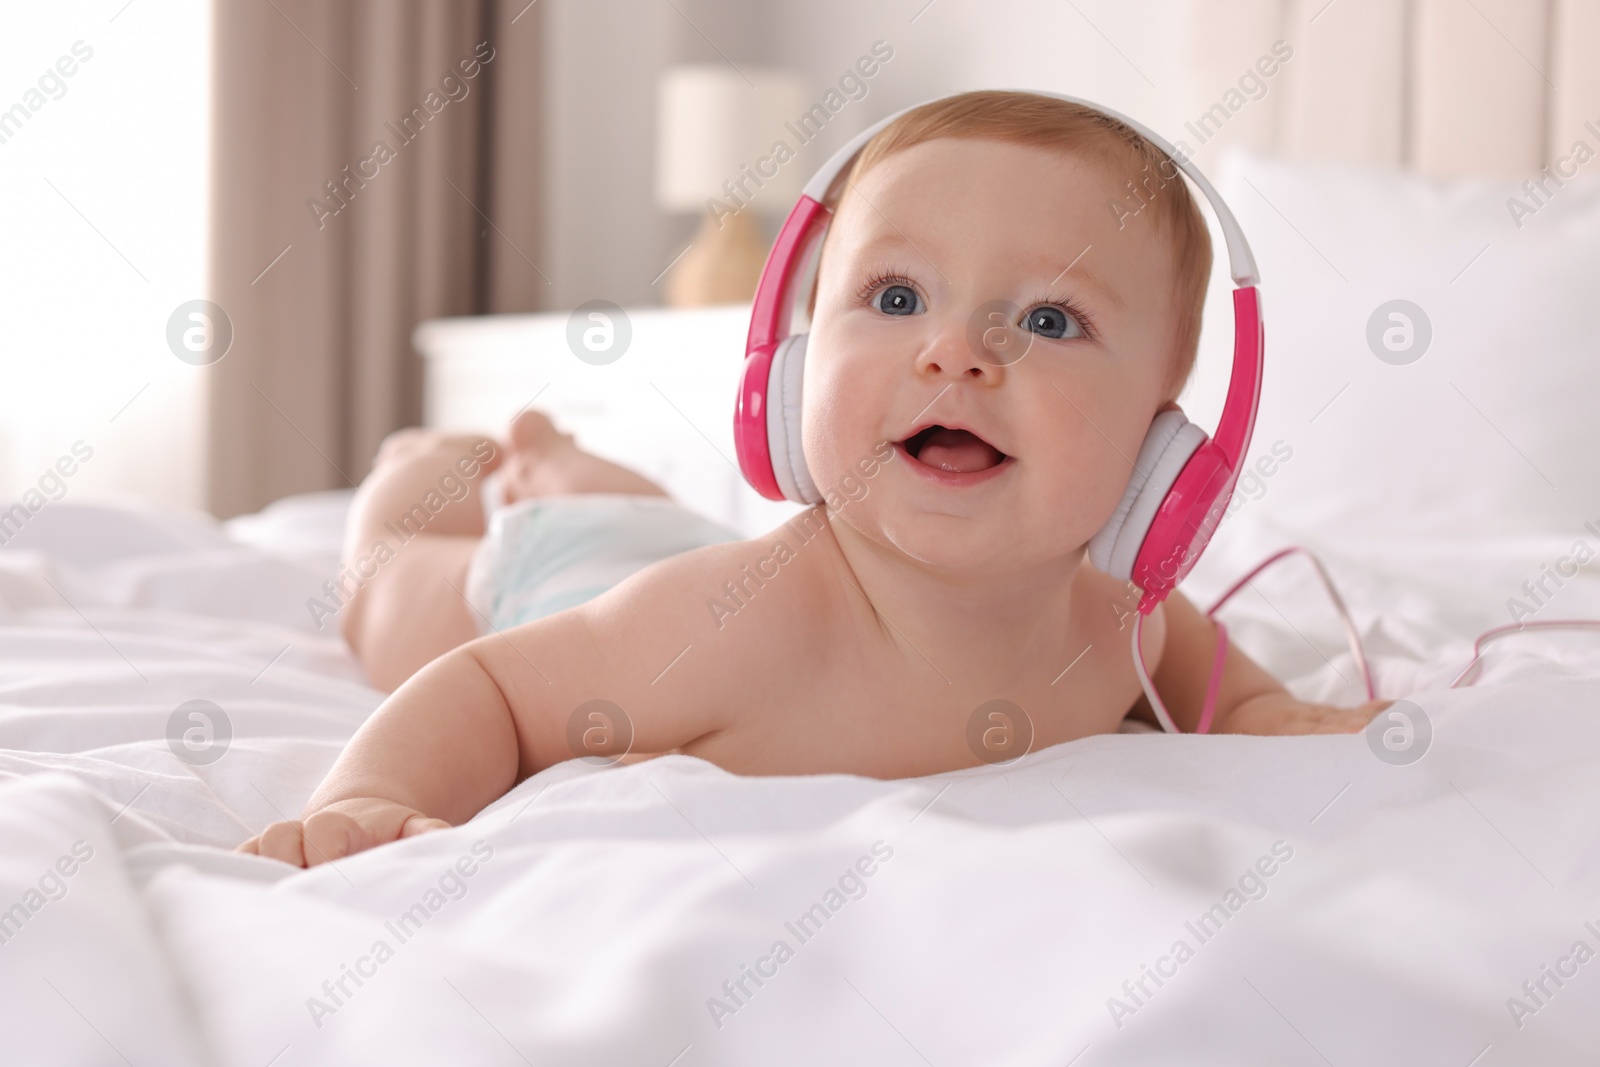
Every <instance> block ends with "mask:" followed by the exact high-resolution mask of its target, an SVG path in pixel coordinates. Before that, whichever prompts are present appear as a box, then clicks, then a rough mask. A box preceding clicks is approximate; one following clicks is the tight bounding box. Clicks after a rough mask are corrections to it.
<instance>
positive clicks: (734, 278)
mask: <svg viewBox="0 0 1600 1067" xmlns="http://www.w3.org/2000/svg"><path fill="white" fill-rule="evenodd" d="M766 260H767V250H766V246H765V242H763V241H762V239H761V230H760V228H759V227H758V226H757V225H756V221H755V213H754V212H753V211H741V212H739V213H738V214H736V215H729V216H725V217H724V218H723V219H722V225H720V226H719V225H717V224H716V223H715V222H713V221H712V220H711V217H710V216H709V215H707V216H706V218H705V220H704V222H702V223H701V225H700V232H699V233H697V234H695V237H694V243H693V244H691V245H690V246H689V250H688V251H687V252H685V253H684V254H683V258H682V259H680V260H678V262H677V263H676V264H674V265H673V268H672V271H671V273H670V274H668V275H667V304H668V306H670V307H704V306H706V305H708V304H741V303H747V302H749V301H750V300H751V299H752V298H753V297H754V296H755V295H756V285H757V284H758V283H759V282H760V281H761V268H762V266H764V265H765V263H766Z"/></svg>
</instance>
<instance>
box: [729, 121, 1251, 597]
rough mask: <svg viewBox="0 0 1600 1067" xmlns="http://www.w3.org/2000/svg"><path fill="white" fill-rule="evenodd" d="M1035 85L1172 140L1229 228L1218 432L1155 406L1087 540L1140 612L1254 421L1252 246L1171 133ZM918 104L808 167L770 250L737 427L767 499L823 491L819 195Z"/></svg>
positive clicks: (1214, 511)
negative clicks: (815, 386)
mask: <svg viewBox="0 0 1600 1067" xmlns="http://www.w3.org/2000/svg"><path fill="white" fill-rule="evenodd" d="M1029 91H1030V92H1033V93H1034V95H1037V96H1048V97H1052V98H1054V99H1057V100H1066V101H1068V102H1070V103H1074V104H1080V105H1082V106H1084V107H1088V108H1091V109H1093V110H1095V111H1098V112H1100V113H1101V114H1103V115H1106V116H1108V117H1110V118H1113V119H1116V120H1117V121H1118V122H1121V123H1123V124H1124V125H1126V126H1128V127H1130V128H1131V129H1133V130H1135V131H1136V132H1138V133H1139V134H1141V135H1143V136H1144V137H1145V138H1146V139H1147V140H1149V141H1150V143H1152V144H1154V145H1155V146H1156V147H1157V148H1159V149H1161V150H1162V151H1163V152H1165V153H1166V154H1167V156H1168V157H1169V158H1170V159H1171V160H1172V162H1173V164H1174V165H1176V166H1177V167H1178V168H1179V169H1180V170H1182V171H1183V173H1184V174H1186V175H1188V176H1189V178H1190V180H1191V181H1193V182H1194V184H1195V185H1196V186H1197V187H1198V188H1199V189H1200V191H1201V192H1202V193H1204V194H1205V197H1206V199H1207V200H1208V201H1210V202H1211V208H1212V210H1213V211H1214V212H1215V213H1216V216H1217V221H1218V222H1219V223H1220V224H1221V226H1222V232H1223V236H1224V237H1225V238H1226V240H1227V244H1228V263H1229V267H1230V269H1231V274H1232V276H1233V280H1234V284H1235V285H1237V286H1238V288H1236V289H1235V290H1234V293H1233V319H1234V340H1233V376H1232V379H1231V381H1230V382H1229V385H1228V397H1227V401H1226V403H1225V405H1224V407H1223V411H1222V418H1221V420H1220V422H1219V424H1218V427H1217V433H1216V436H1215V438H1211V437H1207V436H1206V434H1205V431H1203V430H1201V429H1200V428H1199V427H1198V426H1196V425H1194V424H1193V423H1191V422H1190V421H1189V420H1188V418H1187V417H1186V416H1185V415H1184V414H1183V411H1182V410H1181V409H1180V410H1171V411H1163V412H1161V413H1160V414H1158V415H1157V416H1156V417H1155V419H1154V420H1153V421H1152V422H1151V424H1150V429H1149V431H1148V432H1147V433H1146V434H1145V439H1144V443H1143V444H1142V445H1141V446H1140V448H1139V456H1138V458H1137V459H1136V460H1135V461H1134V464H1133V466H1134V470H1133V474H1132V476H1131V477H1130V479H1129V482H1128V487H1127V490H1126V492H1125V493H1124V494H1123V497H1122V501H1121V502H1120V503H1119V504H1118V505H1117V509H1116V511H1114V512H1113V513H1112V515H1111V518H1110V519H1108V520H1107V521H1106V524H1105V526H1104V527H1102V528H1101V530H1100V531H1099V532H1098V533H1096V534H1095V535H1094V537H1093V538H1091V539H1090V541H1089V562H1090V563H1092V564H1093V565H1094V566H1095V567H1096V568H1097V569H1099V570H1101V571H1104V572H1105V573H1107V574H1109V575H1111V576H1112V577H1114V578H1120V579H1124V580H1130V581H1132V582H1133V583H1134V584H1135V585H1137V586H1138V587H1139V588H1140V590H1141V591H1142V593H1143V596H1142V597H1141V598H1140V600H1139V613H1140V614H1141V615H1148V614H1149V613H1150V612H1151V611H1152V610H1154V608H1155V606H1156V605H1157V604H1159V603H1160V602H1161V601H1162V600H1163V599H1165V598H1166V596H1167V594H1168V593H1169V592H1171V591H1172V589H1173V588H1174V587H1176V586H1177V584H1178V582H1179V581H1181V580H1182V579H1183V577H1184V576H1185V575H1186V574H1188V573H1189V571H1190V570H1191V569H1192V568H1193V567H1194V565H1195V562H1196V561H1197V560H1199V558H1200V553H1201V552H1203V551H1204V550H1205V547H1206V544H1207V542H1209V541H1210V540H1211V534H1212V532H1213V531H1214V530H1215V529H1216V527H1217V523H1218V522H1219V521H1220V520H1221V518H1222V514H1223V510H1224V509H1225V508H1226V507H1227V503H1228V500H1229V499H1230V498H1231V497H1232V496H1233V486H1234V482H1235V481H1236V480H1237V478H1238V470H1239V465H1240V460H1241V459H1242V458H1243V456H1244V453H1245V450H1246V449H1247V448H1248V447H1249V445H1250V435H1251V432H1252V431H1253V430H1254V429H1255V422H1256V407H1257V405H1258V404H1259V403H1260V399H1261V371H1262V357H1263V334H1262V323H1261V296H1260V294H1259V293H1258V292H1257V291H1256V286H1257V284H1258V283H1259V278H1258V277H1257V274H1256V264H1255V258H1254V257H1253V256H1252V255H1251V254H1250V246H1249V244H1247V243H1246V241H1245V239H1244V233H1243V232H1242V231H1241V230H1240V229H1239V224H1238V222H1237V221H1235V220H1234V217H1233V212H1231V211H1229V210H1228V206H1227V204H1225V203H1224V202H1223V200H1222V197H1220V196H1219V195H1217V191H1216V190H1215V189H1214V188H1212V186H1211V183H1210V182H1209V181H1207V180H1206V177H1205V175H1203V174H1201V173H1200V170H1199V169H1198V168H1197V167H1195V166H1194V165H1193V164H1191V163H1190V162H1189V161H1188V160H1187V158H1184V157H1183V156H1181V155H1180V154H1179V153H1178V152H1177V150H1176V149H1174V148H1173V147H1172V145H1170V144H1168V143H1167V141H1166V140H1165V139H1163V138H1162V137H1160V136H1158V135H1157V134H1155V133H1153V132H1151V131H1150V130H1148V129H1146V128H1145V127H1144V126H1142V125H1140V124H1139V123H1137V122H1134V121H1133V120H1132V119H1129V118H1126V117H1125V116H1123V115H1119V114H1117V113H1116V112H1114V111H1109V110H1107V109H1105V108H1102V107H1100V106H1099V105H1098V104H1093V103H1090V102H1089V101H1087V100H1080V99H1078V98H1077V97H1072V96H1063V95H1061V94H1059V93H1044V92H1037V91H1033V90H1029ZM917 106H919V107H920V106H923V105H917ZM911 110H913V109H912V108H906V109H905V110H904V111H899V112H896V113H895V114H893V115H890V116H889V117H888V118H886V119H884V120H883V121H881V122H878V123H876V124H874V125H873V126H871V127H869V128H868V129H866V130H863V131H862V132H861V133H860V134H858V135H857V136H856V137H855V138H854V139H853V140H851V141H850V143H849V144H847V145H845V146H844V147H843V148H841V149H840V150H839V151H838V152H837V153H835V154H834V156H833V158H832V159H830V160H828V162H827V163H826V164H824V165H823V167H822V169H821V170H819V171H817V173H816V174H815V175H813V176H812V178H811V180H810V181H809V182H807V183H806V186H805V189H804V190H803V191H802V192H801V194H800V199H799V201H798V202H797V203H796V204H795V206H794V209H793V210H792V211H790V212H789V217H788V219H787V220H786V221H785V222H784V224H783V228H782V229H781V230H780V231H779V232H778V239H777V241H776V242H775V243H774V244H773V246H772V251H771V252H770V253H769V254H768V255H767V264H766V267H765V269H763V271H762V273H761V284H760V286H759V287H758V288H757V290H756V295H755V301H754V303H753V305H752V307H751V310H750V336H749V339H748V340H747V342H746V344H745V366H744V377H743V379H742V380H741V382H740V384H739V399H738V404H737V407H736V408H735V410H734V415H733V436H734V445H735V447H736V448H737V450H738V453H739V469H740V470H741V471H743V472H744V476H745V480H746V481H748V482H749V483H750V484H751V485H752V486H754V487H755V489H756V491H757V492H759V493H760V494H761V495H762V496H764V497H767V498H768V499H770V500H785V499H787V500H792V501H795V502H796V503H800V504H818V503H821V502H822V494H821V493H819V492H818V491H817V486H816V483H815V482H814V481H813V480H812V477H811V472H810V471H809V470H808V469H807V468H806V460H805V454H804V452H803V450H802V449H801V443H800V412H801V403H800V400H801V386H802V382H803V378H804V370H805V355H806V334H805V333H796V334H791V333H789V320H790V315H791V312H792V311H793V310H794V306H795V303H796V299H797V297H798V295H799V291H800V290H801V288H802V287H801V286H798V285H796V282H797V280H798V276H799V273H800V270H801V266H802V263H805V264H806V265H807V267H808V269H807V271H806V273H807V276H808V277H807V281H808V284H810V283H811V282H814V280H815V266H816V258H817V256H816V253H817V252H818V251H819V250H820V248H821V243H822V242H821V238H822V234H823V233H824V231H825V230H826V227H827V222H828V220H829V219H830V218H831V217H832V212H830V211H829V210H828V209H827V208H826V207H824V206H823V205H822V199H823V197H824V196H826V195H827V191H828V187H829V186H830V185H831V184H832V183H833V180H834V178H835V176H837V175H838V174H839V173H840V172H841V171H843V170H844V168H845V167H846V166H847V165H848V164H849V163H850V162H851V160H853V159H854V158H855V155H856V153H857V152H858V151H860V150H861V148H862V147H864V146H865V145H866V143H867V142H868V141H869V140H871V139H872V137H873V136H874V135H875V134H876V133H877V132H878V131H879V130H881V129H883V128H884V127H885V126H887V125H888V124H889V123H891V122H893V121H894V120H895V119H897V118H899V117H900V116H901V115H903V114H905V113H906V111H911Z"/></svg>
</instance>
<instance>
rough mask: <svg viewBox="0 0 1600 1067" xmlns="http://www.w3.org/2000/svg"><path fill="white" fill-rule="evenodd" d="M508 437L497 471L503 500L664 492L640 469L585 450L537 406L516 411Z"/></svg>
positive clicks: (662, 494)
mask: <svg viewBox="0 0 1600 1067" xmlns="http://www.w3.org/2000/svg"><path fill="white" fill-rule="evenodd" d="M506 438H507V446H506V455H505V461H504V463H502V464H501V466H500V470H499V475H498V480H499V483H500V485H499V491H500V500H501V502H502V503H506V504H510V503H513V502H515V501H518V500H528V499H531V498H533V497H540V496H562V495H566V494H571V493H627V494H631V495H637V496H664V495H665V494H666V491H665V490H664V489H662V488H661V487H660V486H658V485H656V484H655V483H654V482H652V481H650V480H649V479H648V478H646V477H644V476H643V475H642V474H639V473H638V472H636V471H631V470H629V469H627V468H626V467H621V466H618V465H617V464H615V463H612V462H611V461H609V460H604V459H601V458H600V457H599V456H595V455H591V454H590V453H588V452H585V451H584V450H583V449H581V448H579V447H578V445H577V442H576V441H574V440H573V437H572V435H571V434H569V433H562V432H561V431H560V430H558V429H557V428H556V426H555V424H554V423H553V422H551V421H550V420H549V418H547V417H546V416H544V415H543V414H541V413H539V412H537V411H523V412H519V413H518V414H517V416H516V417H515V418H514V419H512V420H511V425H510V426H509V427H508V428H507V430H506Z"/></svg>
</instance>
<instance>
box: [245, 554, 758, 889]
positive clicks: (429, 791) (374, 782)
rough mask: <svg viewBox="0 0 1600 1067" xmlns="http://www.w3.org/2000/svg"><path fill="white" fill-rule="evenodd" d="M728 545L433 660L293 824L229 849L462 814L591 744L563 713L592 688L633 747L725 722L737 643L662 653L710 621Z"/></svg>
mask: <svg viewBox="0 0 1600 1067" xmlns="http://www.w3.org/2000/svg"><path fill="white" fill-rule="evenodd" d="M731 547H733V546H731V545H729V546H724V545H715V546H711V547H710V548H706V549H699V550H696V551H694V552H689V553H685V554H684V555H682V556H677V557H674V558H673V559H671V560H667V561H665V562H663V563H661V564H658V565H657V566H655V567H651V568H648V569H647V570H645V571H641V572H640V573H638V574H636V575H634V576H633V577H632V578H629V579H628V580H627V581H625V582H623V583H622V584H620V585H618V586H617V587H615V588H614V589H612V590H610V591H609V592H607V593H605V594H602V595H601V596H600V597H597V598H596V599H594V600H592V601H589V602H588V603H586V604H583V605H580V606H579V607H577V608H573V609H571V610H568V611H564V612H560V613H558V614H556V615H551V616H548V617H546V618H543V619H539V620H536V621H534V622H531V623H527V624H526V625H523V626H518V627H515V628H513V629H510V630H507V631H505V632H504V633H503V634H490V635H487V636H484V637H481V638H478V639H476V640H474V641H471V642H468V643H467V644H464V645H462V646H460V647H459V648H456V649H454V650H453V651H451V652H448V653H446V654H445V655H443V656H440V657H439V658H438V659H436V660H434V661H433V662H431V663H429V664H428V665H427V666H425V667H423V668H422V669H421V670H420V671H418V672H417V673H416V674H415V675H413V676H412V677H411V678H410V679H409V680H408V681H406V683H405V684H404V685H402V686H401V687H400V688H399V689H397V690H395V692H394V693H393V694H392V695H391V696H390V697H389V698H388V699H387V700H385V701H384V702H383V704H382V705H380V706H379V708H378V710H377V711H375V712H374V713H373V714H372V717H371V718H369V719H368V720H367V721H366V722H365V723H363V724H362V726H361V728H360V729H359V730H357V731H356V734H355V736H354V737H353V738H351V740H350V743H349V744H348V745H347V746H346V747H345V750H344V751H343V752H342V753H341V754H340V756H339V759H338V761H337V762H336V763H335V764H334V766H333V769H332V770H331V771H330V772H329V773H328V776H327V778H325V779H324V780H323V782H322V784H321V785H320V786H318V787H317V790H316V792H315V793H313V794H312V796H311V799H310V801H308V802H307V804H306V807H305V812H304V815H303V817H302V818H301V819H299V820H287V821H284V822H278V823H274V824H272V825H271V826H269V827H267V829H266V830H264V831H263V832H262V833H261V834H259V835H258V836H257V837H255V838H252V839H251V840H250V841H248V842H246V843H245V844H244V845H242V846H241V850H242V851H246V852H254V853H258V854H260V855H263V856H269V857H272V858H275V859H280V860H283V861H285V862H288V863H293V864H296V865H298V866H315V865H316V864H318V863H322V862H326V861H328V860H337V859H339V858H341V857H343V856H347V855H349V854H351V853H353V852H359V851H362V850H364V849H368V848H372V847H373V846H375V845H380V844H384V843H387V842H389V841H394V840H396V839H397V838H401V837H409V836H411V835H413V834H417V833H422V832H424V831H426V830H430V829H437V828H439V827H443V826H448V825H453V824H456V823H461V822H465V821H466V820H467V819H469V818H471V817H472V816H473V815H475V814H477V813H478V812H479V811H481V810H482V809H483V808H484V807H485V806H486V805H488V804H489V803H490V802H491V801H493V800H495V799H496V798H497V797H499V796H501V795H503V794H504V793H505V792H506V791H507V790H509V789H510V788H511V787H512V786H513V785H515V784H516V783H517V782H519V781H521V780H522V779H523V778H525V777H527V776H528V775H531V774H534V773H536V772H537V771H540V770H543V769H544V768H546V767H549V766H551V765H553V764H556V763H559V762H561V761H563V760H567V759H572V758H573V757H574V756H579V755H585V754H590V753H587V752H581V751H579V752H575V751H572V750H571V748H569V744H568V722H569V720H570V719H571V718H572V716H573V713H574V712H575V711H576V710H577V708H578V707H579V706H580V705H582V704H584V703H585V702H587V701H589V700H592V699H595V698H603V699H606V700H610V701H613V702H614V703H616V704H617V705H619V706H620V707H622V708H623V710H624V711H625V712H626V714H627V716H628V719H629V720H630V721H631V724H632V730H633V744H632V749H633V750H634V751H637V752H650V753H653V752H665V751H669V750H671V749H674V748H678V747H680V746H682V745H685V744H687V743H689V742H691V741H693V740H695V739H696V738H699V737H701V736H703V735H705V734H707V733H709V732H711V731H712V730H715V729H718V728H719V727H721V726H723V725H725V724H724V723H723V722H722V721H721V718H720V717H719V716H720V715H721V710H720V709H724V708H727V707H729V706H730V704H729V702H728V701H725V700H724V699H722V694H723V693H724V692H726V691H727V689H726V687H727V686H728V685H737V684H738V681H737V679H734V678H733V677H732V676H733V675H735V674H737V673H738V672H737V671H735V670H732V669H728V668H727V666H726V664H727V663H739V662H741V657H740V656H739V655H738V654H737V652H738V650H737V649H735V648H730V647H729V644H730V643H734V642H737V641H738V638H737V637H736V636H731V635H729V634H721V635H715V634H713V635H712V636H715V637H718V638H720V642H721V644H720V647H719V651H721V652H724V653H728V652H732V653H734V654H733V655H730V656H728V657H727V659H726V660H725V661H723V660H719V659H718V658H714V657H712V656H709V655H706V654H705V653H704V652H702V654H701V655H700V656H698V657H697V656H695V655H694V654H693V653H689V654H687V655H684V656H683V660H682V662H677V663H674V662H673V660H674V657H676V656H678V655H679V654H680V653H682V652H683V651H684V648H685V646H686V645H688V644H690V643H691V642H693V643H697V644H698V643H699V642H701V641H702V640H703V639H704V637H705V636H706V635H703V634H701V633H700V632H699V631H701V630H704V629H707V628H708V627H709V621H708V618H706V619H702V616H703V615H704V613H703V612H697V611H695V610H694V608H695V607H697V606H698V604H699V602H700V601H703V600H704V597H705V588H706V577H705V575H706V571H707V568H708V567H709V568H711V569H712V570H713V572H714V573H716V574H720V573H721V571H722V570H723V569H726V566H727V564H726V563H718V562H716V561H717V560H719V559H720V558H721V557H722V556H723V555H725V550H726V549H729V548H731ZM734 573H737V570H736V569H735V571H734ZM686 608H687V610H686ZM706 644H708V645H709V644H711V642H710V641H707V642H706ZM669 664H672V666H671V669H670V671H663V668H665V667H667V666H668V665H669ZM719 664H720V665H721V667H722V669H721V670H717V669H714V668H715V667H716V666H718V665H719ZM594 754H598V755H602V756H604V755H609V754H610V753H609V752H607V751H604V750H602V751H600V752H598V753H594ZM616 754H617V755H620V754H621V753H620V752H618V753H616Z"/></svg>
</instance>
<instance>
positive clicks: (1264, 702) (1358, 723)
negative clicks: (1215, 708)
mask: <svg viewBox="0 0 1600 1067" xmlns="http://www.w3.org/2000/svg"><path fill="white" fill-rule="evenodd" d="M1393 703H1394V701H1392V700H1369V701H1367V702H1366V703H1364V704H1357V705H1356V706H1355V707H1353V708H1336V707H1333V706H1332V705H1328V704H1307V703H1305V702H1304V701H1301V700H1296V699H1294V698H1293V697H1291V696H1289V695H1288V694H1287V693H1277V694H1272V695H1270V696H1264V697H1256V698H1254V699H1251V700H1246V701H1245V702H1244V703H1242V704H1240V705H1239V706H1238V707H1237V708H1235V709H1234V710H1233V713H1232V714H1231V715H1229V716H1228V718H1227V721H1226V722H1225V723H1223V724H1222V728H1221V729H1220V730H1218V731H1216V732H1218V733H1230V734H1357V733H1360V732H1361V731H1362V730H1364V729H1366V727H1367V723H1369V722H1371V721H1372V717H1373V716H1374V715H1376V714H1378V712H1380V711H1382V710H1383V709H1384V708H1386V707H1388V706H1389V705H1390V704H1393Z"/></svg>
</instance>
